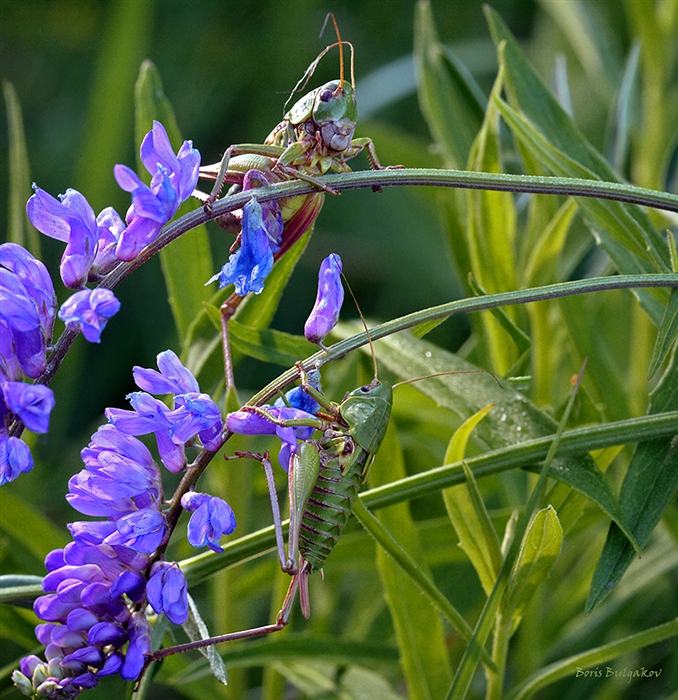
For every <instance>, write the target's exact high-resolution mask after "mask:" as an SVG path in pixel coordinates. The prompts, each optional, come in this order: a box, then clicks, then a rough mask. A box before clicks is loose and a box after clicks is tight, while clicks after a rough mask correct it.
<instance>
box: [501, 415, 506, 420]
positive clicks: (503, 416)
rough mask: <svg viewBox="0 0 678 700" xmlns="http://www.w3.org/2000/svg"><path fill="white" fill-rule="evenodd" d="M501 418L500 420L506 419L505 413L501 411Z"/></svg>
mask: <svg viewBox="0 0 678 700" xmlns="http://www.w3.org/2000/svg"><path fill="white" fill-rule="evenodd" d="M501 420H502V421H505V420H506V414H505V413H502V414H501Z"/></svg>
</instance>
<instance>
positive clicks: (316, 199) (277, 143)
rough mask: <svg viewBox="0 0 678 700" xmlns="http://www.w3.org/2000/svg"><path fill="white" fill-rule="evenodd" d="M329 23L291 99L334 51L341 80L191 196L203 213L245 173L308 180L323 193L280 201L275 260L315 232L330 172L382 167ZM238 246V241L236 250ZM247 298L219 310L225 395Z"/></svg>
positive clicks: (267, 179)
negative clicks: (323, 43) (328, 37)
mask: <svg viewBox="0 0 678 700" xmlns="http://www.w3.org/2000/svg"><path fill="white" fill-rule="evenodd" d="M329 17H331V18H332V22H333V24H334V29H335V32H336V35H337V41H336V42H335V43H333V44H331V45H330V46H327V47H326V48H325V49H323V51H321V52H320V54H319V55H318V56H317V57H316V58H315V60H314V61H313V62H312V63H311V65H310V66H309V67H308V68H307V69H306V72H305V73H304V75H303V76H302V78H301V80H300V81H299V82H298V83H297V85H296V86H295V88H294V90H293V91H292V94H294V93H295V92H297V91H298V90H300V89H302V88H303V87H304V86H305V84H306V82H307V81H308V80H309V79H310V78H311V76H312V75H313V72H314V71H315V69H316V67H317V65H318V63H319V62H320V59H321V58H322V57H323V56H324V55H325V54H326V53H327V52H328V51H330V50H331V49H332V48H334V47H338V48H339V64H340V71H339V79H338V80H332V81H330V82H328V83H326V84H325V85H321V86H320V87H317V88H316V89H315V90H312V91H311V92H309V93H308V94H306V95H305V96H304V97H302V98H301V99H300V100H298V101H297V102H296V103H295V104H294V105H293V106H292V107H291V109H289V111H287V112H286V113H285V115H284V117H283V121H282V122H280V123H279V124H278V125H277V126H276V127H275V128H274V129H273V131H271V133H270V134H269V136H268V137H267V138H266V140H265V142H264V144H261V145H259V144H238V145H233V146H230V147H229V148H228V149H227V150H226V152H225V153H224V156H223V158H222V160H221V162H219V163H215V164H213V165H208V166H205V167H203V168H201V169H200V175H201V177H203V178H205V179H211V180H215V183H214V187H213V189H212V192H211V193H210V194H209V195H206V194H205V193H202V192H200V191H198V190H196V191H195V192H194V193H193V194H194V196H196V197H197V198H198V199H200V200H201V201H203V203H204V207H205V210H206V211H208V212H209V211H211V208H212V206H213V204H214V202H215V201H216V199H217V197H218V196H219V194H220V192H221V189H222V187H223V185H224V183H225V182H230V183H233V184H234V185H235V186H236V187H238V186H240V185H242V184H243V180H244V179H245V176H246V174H247V173H249V174H250V176H252V175H255V174H256V175H255V177H254V178H253V179H254V180H255V181H257V182H258V183H259V184H262V185H263V184H270V183H274V182H280V181H285V180H293V179H300V180H305V181H307V182H310V183H312V184H313V185H315V186H316V187H317V188H318V189H319V190H320V191H319V192H316V193H313V194H309V195H304V196H300V197H292V198H287V199H283V200H280V201H279V207H280V214H281V217H282V222H283V224H284V230H283V234H282V238H281V241H280V245H279V248H278V250H277V251H276V252H275V255H274V260H278V259H279V258H280V257H281V256H282V255H284V254H285V252H286V251H287V250H288V249H289V248H290V247H291V246H292V245H293V244H294V243H295V242H296V241H297V240H298V239H299V238H300V237H301V236H302V235H303V234H304V233H305V232H306V231H308V230H309V229H310V228H312V226H313V224H314V223H315V220H316V218H317V217H318V215H319V214H320V210H321V208H322V204H323V200H324V193H325V192H331V193H333V194H338V192H337V191H336V190H334V189H333V188H331V187H329V186H328V185H326V184H325V183H323V182H322V181H321V180H318V176H321V175H324V174H325V173H327V172H329V171H337V172H346V171H349V170H350V168H349V166H348V165H347V163H346V161H347V160H348V159H350V158H353V157H354V156H356V155H358V153H360V152H361V151H363V150H366V151H367V154H368V156H369V159H370V163H371V165H372V167H373V168H375V169H382V167H383V166H382V165H381V164H380V163H379V159H378V158H377V155H376V152H375V150H374V144H373V142H372V140H371V139H370V138H359V139H354V138H353V134H354V131H355V126H356V121H357V108H356V99H355V89H354V85H355V75H354V56H353V46H352V45H351V44H350V43H349V42H347V41H344V40H343V39H342V38H341V35H340V34H339V28H338V26H337V22H336V20H335V19H334V15H332V13H329V14H328V15H327V18H329ZM327 18H326V19H325V23H326V22H327ZM323 29H324V26H323ZM321 34H322V32H321ZM344 45H346V46H349V47H350V49H351V82H350V83H349V82H348V81H347V80H346V79H345V77H344V53H343V47H344ZM288 102H289V100H288ZM389 167H402V166H389ZM377 189H378V188H377ZM238 217H239V214H238V213H233V214H227V215H226V216H225V217H223V218H221V219H220V220H219V223H220V225H222V226H223V227H224V228H226V229H229V230H230V229H231V228H232V225H233V224H235V231H236V232H237V231H238V230H240V224H239V220H238ZM238 242H239V239H238V240H237V241H236V243H235V244H234V246H233V248H234V247H235V246H236V245H237V243H238ZM233 248H232V249H231V252H233ZM243 298H244V296H242V295H239V294H236V293H234V294H231V296H229V297H228V298H227V299H226V300H225V301H224V302H223V303H222V305H221V307H220V315H221V330H222V341H223V348H224V368H225V377H226V387H227V389H228V388H231V387H233V386H234V381H233V366H232V362H231V353H230V342H229V335H228V322H229V319H230V318H231V317H232V316H233V315H234V314H235V312H236V310H237V309H238V307H239V305H240V304H241V302H242V300H243Z"/></svg>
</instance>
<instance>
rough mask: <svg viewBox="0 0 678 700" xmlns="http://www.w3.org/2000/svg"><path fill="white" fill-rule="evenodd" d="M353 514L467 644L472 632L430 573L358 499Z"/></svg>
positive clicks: (485, 658)
mask: <svg viewBox="0 0 678 700" xmlns="http://www.w3.org/2000/svg"><path fill="white" fill-rule="evenodd" d="M353 514H354V515H355V516H356V518H357V519H358V521H359V522H360V524H361V525H362V526H363V527H364V528H365V530H367V532H369V533H370V535H372V537H374V539H375V540H376V541H377V542H378V543H379V545H381V547H382V548H383V549H384V551H385V552H386V553H387V554H389V556H390V557H391V558H392V559H393V561H394V562H395V563H396V564H398V566H400V568H401V569H402V570H403V571H404V572H405V573H406V574H407V575H408V576H409V577H410V579H411V580H412V581H413V582H414V583H415V584H416V585H417V586H418V587H419V589H420V591H421V592H422V593H423V594H424V595H426V596H427V597H428V598H429V600H430V601H431V603H432V604H433V605H434V606H435V607H436V608H438V610H439V611H440V612H441V614H443V615H444V616H445V617H446V618H447V619H448V620H449V622H450V623H451V624H452V626H453V627H454V628H455V629H456V630H457V631H458V632H459V634H460V635H461V636H462V637H463V638H464V639H466V640H467V641H470V639H471V635H472V630H471V628H470V627H469V625H468V623H467V622H466V620H464V618H463V617H462V616H461V614H460V613H459V612H458V611H457V610H456V609H455V608H454V606H453V605H452V604H451V603H450V602H449V601H448V600H447V598H445V596H444V595H443V594H442V592H441V591H440V589H439V588H437V587H436V585H435V584H434V583H433V581H432V579H431V576H430V574H428V573H427V572H426V571H425V570H424V569H423V568H422V567H421V566H420V565H419V564H418V563H417V562H416V561H415V559H414V558H413V557H412V556H411V555H410V554H409V552H408V551H407V550H406V549H405V548H404V547H403V546H402V545H401V544H400V542H398V540H396V539H395V537H394V536H393V534H392V533H391V532H390V531H389V530H388V529H387V528H386V527H385V526H384V525H383V524H382V523H381V521H380V520H379V518H377V517H375V516H374V515H372V513H370V511H369V510H367V508H365V506H364V505H363V503H362V501H361V500H360V498H358V499H357V500H356V502H355V505H354V507H353ZM481 653H482V654H483V661H485V662H486V663H492V661H491V659H490V657H489V655H488V654H487V653H485V652H484V650H483V652H481Z"/></svg>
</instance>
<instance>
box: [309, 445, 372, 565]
mask: <svg viewBox="0 0 678 700" xmlns="http://www.w3.org/2000/svg"><path fill="white" fill-rule="evenodd" d="M319 452H320V472H319V474H318V479H317V480H316V483H315V486H314V487H313V490H312V491H311V495H310V496H309V497H308V501H307V503H306V508H305V509H304V512H303V514H302V516H301V526H300V529H299V551H300V552H301V555H302V556H303V558H304V559H305V560H306V561H307V562H308V563H309V564H310V565H311V569H310V570H311V571H317V570H318V569H321V568H322V566H323V564H324V563H325V560H326V559H327V557H328V556H329V555H330V553H331V552H332V550H333V549H334V547H335V545H336V544H337V541H338V540H339V538H340V537H341V534H342V532H343V531H344V528H345V527H346V523H347V522H348V519H349V518H350V517H351V512H352V511H353V503H354V501H355V499H356V496H357V495H358V491H359V490H360V483H361V477H362V471H363V464H364V463H365V459H366V458H367V452H365V450H363V449H362V448H361V447H360V446H359V445H358V444H357V443H356V442H355V440H354V439H353V438H352V437H351V436H350V435H338V436H335V437H328V438H325V439H323V440H322V441H321V443H320V451H319Z"/></svg>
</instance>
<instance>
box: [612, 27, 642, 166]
mask: <svg viewBox="0 0 678 700" xmlns="http://www.w3.org/2000/svg"><path fill="white" fill-rule="evenodd" d="M641 46H642V45H641V43H640V41H638V40H637V39H636V40H634V42H633V45H632V46H631V50H630V51H629V54H628V57H627V59H626V65H625V66H624V73H623V75H622V79H621V82H620V85H619V91H618V93H617V99H616V107H615V111H614V123H613V125H612V134H611V137H610V140H611V141H612V146H611V157H610V161H611V163H612V167H613V168H614V169H615V170H616V171H617V172H622V171H623V169H624V165H625V164H626V160H627V158H628V156H629V150H630V147H631V137H632V132H633V128H632V127H635V126H636V125H635V124H634V123H633V122H634V121H635V120H636V119H637V117H638V115H637V112H638V111H639V109H640V105H639V104H638V93H639V68H640V55H641Z"/></svg>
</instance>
